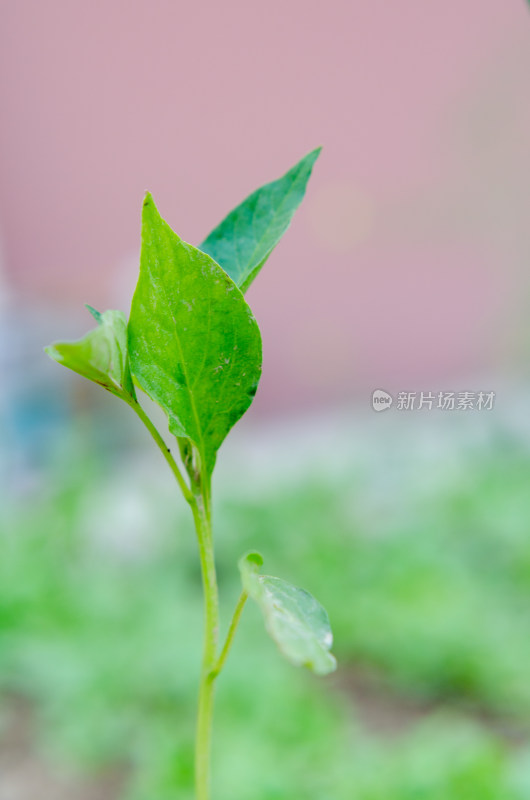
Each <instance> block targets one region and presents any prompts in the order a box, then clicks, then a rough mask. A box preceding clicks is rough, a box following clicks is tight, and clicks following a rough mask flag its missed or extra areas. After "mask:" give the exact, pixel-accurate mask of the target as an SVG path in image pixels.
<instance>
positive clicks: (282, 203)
mask: <svg viewBox="0 0 530 800" xmlns="http://www.w3.org/2000/svg"><path fill="white" fill-rule="evenodd" d="M320 150H321V148H320V147H317V148H316V150H313V151H312V152H311V153H308V155H307V156H305V158H303V159H302V160H301V161H299V162H298V164H296V165H295V166H294V167H293V168H292V169H290V170H289V172H287V173H286V174H285V175H284V176H283V177H282V178H279V180H277V181H273V182H272V183H267V184H265V186H262V187H261V188H260V189H257V190H256V191H255V192H253V193H252V194H251V195H249V197H247V198H246V200H243V202H242V203H241V204H240V205H238V206H237V207H236V208H234V210H233V211H231V212H230V214H228V216H227V217H225V219H224V220H223V221H222V222H221V223H220V224H219V225H218V226H217V227H216V228H215V229H214V230H213V231H212V232H211V233H210V235H209V236H208V237H207V238H206V239H205V240H204V242H203V243H202V244H201V245H200V248H201V250H203V251H204V252H205V253H208V255H210V256H211V257H212V258H213V259H214V260H215V261H217V263H218V264H220V265H221V266H222V268H223V269H224V270H225V271H226V272H227V273H228V274H229V275H230V277H231V278H232V279H233V280H234V281H235V283H237V285H238V286H239V287H240V289H241V291H242V292H246V290H247V289H248V287H249V286H250V284H251V283H252V281H253V280H254V278H255V277H256V275H257V274H258V272H259V271H260V269H261V268H262V266H263V265H264V263H265V262H266V260H267V259H268V257H269V256H270V254H271V252H272V251H273V250H274V248H275V247H276V245H277V244H278V242H279V241H280V239H281V238H282V236H283V234H284V233H285V231H286V230H287V228H288V227H289V225H290V224H291V219H292V218H293V215H294V212H295V211H296V209H297V208H298V206H299V205H300V203H301V202H302V199H303V197H304V194H305V190H306V186H307V181H308V180H309V176H310V175H311V171H312V169H313V164H314V163H315V161H316V160H317V158H318V156H319V153H320Z"/></svg>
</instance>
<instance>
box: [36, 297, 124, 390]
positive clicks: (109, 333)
mask: <svg viewBox="0 0 530 800" xmlns="http://www.w3.org/2000/svg"><path fill="white" fill-rule="evenodd" d="M87 308H88V310H89V311H90V313H91V314H92V316H93V317H94V319H95V320H96V321H97V323H98V325H97V328H94V330H91V331H89V333H87V334H86V336H83V338H82V339H78V340H77V341H74V342H55V343H54V344H50V345H48V347H45V348H44V349H45V352H46V353H47V354H48V355H49V357H50V358H51V359H53V360H54V361H57V363H58V364H62V365H63V367H68V369H71V370H73V371H74V372H77V373H79V375H83V377H85V378H88V380H91V381H94V382H95V383H99V384H100V386H103V387H104V388H105V389H107V390H108V391H109V392H112V394H115V395H117V396H118V397H121V398H122V399H123V400H126V401H127V402H136V393H135V391H134V385H133V381H132V377H131V372H130V369H129V356H128V352H127V320H126V319H125V314H123V312H121V311H105V312H104V313H103V314H100V312H99V311H96V309H95V308H92V307H91V306H87Z"/></svg>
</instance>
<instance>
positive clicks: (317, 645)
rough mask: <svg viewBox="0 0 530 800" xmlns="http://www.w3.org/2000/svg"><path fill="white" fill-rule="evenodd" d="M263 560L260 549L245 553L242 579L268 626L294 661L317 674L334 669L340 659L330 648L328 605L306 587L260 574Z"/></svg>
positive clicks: (281, 648) (281, 650)
mask: <svg viewBox="0 0 530 800" xmlns="http://www.w3.org/2000/svg"><path fill="white" fill-rule="evenodd" d="M262 564H263V558H262V557H261V556H260V554H259V553H247V555H245V556H243V558H241V559H240V561H239V569H240V572H241V580H242V583H243V588H244V590H245V591H246V592H247V594H248V595H249V596H250V597H252V599H253V600H254V601H255V602H256V603H257V604H258V606H259V607H260V609H261V611H262V613H263V616H264V619H265V627H266V628H267V631H268V633H269V635H270V636H271V638H272V639H274V641H275V642H276V644H277V645H278V647H279V649H280V652H281V653H283V655H284V656H285V657H286V658H287V659H288V661H290V662H291V663H292V664H295V665H296V666H306V667H309V669H311V670H313V672H316V674H317V675H326V674H327V673H328V672H333V670H334V669H335V668H336V666H337V662H336V661H335V658H334V656H333V655H332V654H331V653H330V652H329V650H330V648H331V645H332V643H333V634H332V633H331V627H330V624H329V619H328V615H327V613H326V611H325V609H323V608H322V606H321V605H320V603H318V602H317V601H316V600H315V598H314V597H313V596H312V595H311V594H309V592H306V591H305V589H299V588H298V587H297V586H293V585H292V584H291V583H287V582H286V581H282V580H281V579H280V578H273V577H271V576H270V575H260V574H259V568H260V567H261V566H262Z"/></svg>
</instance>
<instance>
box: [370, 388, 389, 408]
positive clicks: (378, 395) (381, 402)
mask: <svg viewBox="0 0 530 800" xmlns="http://www.w3.org/2000/svg"><path fill="white" fill-rule="evenodd" d="M393 402H394V398H393V397H392V395H391V394H388V392H385V391H384V389H374V391H373V392H372V408H373V410H374V411H387V410H388V409H389V408H390V406H391V405H392V403H393Z"/></svg>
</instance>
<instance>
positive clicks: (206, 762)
mask: <svg viewBox="0 0 530 800" xmlns="http://www.w3.org/2000/svg"><path fill="white" fill-rule="evenodd" d="M209 498H210V490H209V484H207V485H204V484H203V486H202V492H201V494H200V495H199V496H198V497H197V503H196V505H195V506H192V509H193V517H194V521H195V528H196V531H197V541H198V544H199V558H200V562H201V572H202V583H203V591H204V646H203V656H202V665H201V678H200V683H199V707H198V712H197V732H196V740H195V791H196V800H208V799H209V797H210V753H211V742H212V721H213V701H214V680H215V665H216V663H217V647H218V636H219V594H218V590H217V576H216V571H215V559H214V549H213V540H212V518H211V511H210V502H209Z"/></svg>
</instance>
